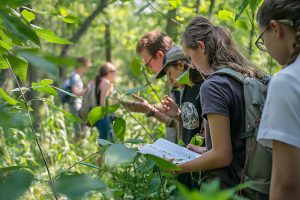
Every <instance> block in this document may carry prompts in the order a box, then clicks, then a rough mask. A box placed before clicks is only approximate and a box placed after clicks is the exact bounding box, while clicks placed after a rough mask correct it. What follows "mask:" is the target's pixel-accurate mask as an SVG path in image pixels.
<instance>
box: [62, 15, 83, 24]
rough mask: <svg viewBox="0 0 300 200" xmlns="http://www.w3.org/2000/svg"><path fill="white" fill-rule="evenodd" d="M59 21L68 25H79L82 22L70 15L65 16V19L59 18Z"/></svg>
mask: <svg viewBox="0 0 300 200" xmlns="http://www.w3.org/2000/svg"><path fill="white" fill-rule="evenodd" d="M59 19H60V20H61V21H63V22H66V23H68V24H77V23H80V22H81V20H80V18H78V17H75V16H72V15H68V16H65V17H59Z"/></svg>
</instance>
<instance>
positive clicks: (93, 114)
mask: <svg viewBox="0 0 300 200" xmlns="http://www.w3.org/2000/svg"><path fill="white" fill-rule="evenodd" d="M119 107H120V105H119V104H114V105H111V106H108V107H107V109H106V107H103V106H97V107H95V108H93V109H92V110H91V111H90V112H89V114H88V122H89V123H90V124H91V125H94V124H95V123H96V122H97V121H99V120H100V119H103V118H104V117H105V115H109V114H111V113H113V112H115V111H116V110H118V109H119Z"/></svg>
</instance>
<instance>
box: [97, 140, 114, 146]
mask: <svg viewBox="0 0 300 200" xmlns="http://www.w3.org/2000/svg"><path fill="white" fill-rule="evenodd" d="M97 141H98V144H99V145H101V146H107V145H111V144H113V143H111V142H110V141H107V140H104V139H98V140H97Z"/></svg>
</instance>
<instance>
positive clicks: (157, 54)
mask: <svg viewBox="0 0 300 200" xmlns="http://www.w3.org/2000/svg"><path fill="white" fill-rule="evenodd" d="M156 57H157V58H163V57H164V52H162V51H161V50H158V51H157V52H156Z"/></svg>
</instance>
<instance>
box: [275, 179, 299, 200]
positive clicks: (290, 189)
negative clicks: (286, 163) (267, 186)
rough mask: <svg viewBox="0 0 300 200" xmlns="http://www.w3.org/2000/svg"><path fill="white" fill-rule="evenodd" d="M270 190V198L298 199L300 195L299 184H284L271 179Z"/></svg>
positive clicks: (279, 199) (276, 199)
mask: <svg viewBox="0 0 300 200" xmlns="http://www.w3.org/2000/svg"><path fill="white" fill-rule="evenodd" d="M271 185H272V186H271V192H270V200H282V199H288V200H298V199H299V197H300V184H298V185H292V184H287V185H284V184H282V183H280V182H277V183H274V181H273V180H272V184H271Z"/></svg>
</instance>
